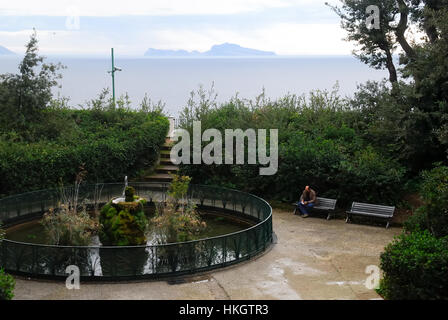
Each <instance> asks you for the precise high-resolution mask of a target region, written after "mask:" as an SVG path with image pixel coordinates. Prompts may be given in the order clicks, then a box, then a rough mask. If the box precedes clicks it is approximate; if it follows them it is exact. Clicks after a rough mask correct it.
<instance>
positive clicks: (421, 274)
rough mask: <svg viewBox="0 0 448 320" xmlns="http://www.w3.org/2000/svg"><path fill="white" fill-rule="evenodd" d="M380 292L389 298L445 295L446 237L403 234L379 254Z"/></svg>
mask: <svg viewBox="0 0 448 320" xmlns="http://www.w3.org/2000/svg"><path fill="white" fill-rule="evenodd" d="M381 269H382V270H383V279H382V280H381V284H380V289H379V293H380V294H382V295H383V296H384V297H385V298H386V299H390V300H416V299H422V300H439V299H448V237H444V238H439V239H438V238H436V237H434V236H433V235H431V233H430V232H429V231H428V230H425V231H422V232H413V233H411V234H403V235H401V236H399V237H398V238H397V239H395V241H394V242H392V243H391V244H389V245H388V246H387V247H386V249H385V252H383V253H382V254H381Z"/></svg>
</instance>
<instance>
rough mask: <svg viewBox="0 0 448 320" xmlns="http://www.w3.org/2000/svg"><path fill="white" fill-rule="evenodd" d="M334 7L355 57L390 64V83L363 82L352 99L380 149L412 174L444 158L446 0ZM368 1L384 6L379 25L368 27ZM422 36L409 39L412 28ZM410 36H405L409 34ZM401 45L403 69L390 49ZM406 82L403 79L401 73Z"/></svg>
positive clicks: (382, 0)
mask: <svg viewBox="0 0 448 320" xmlns="http://www.w3.org/2000/svg"><path fill="white" fill-rule="evenodd" d="M341 3H342V5H341V6H334V7H332V8H333V10H334V11H335V12H336V13H337V14H338V15H339V17H340V18H341V24H342V26H343V28H344V29H346V30H347V32H348V38H347V40H349V41H352V42H354V43H355V44H356V45H357V47H358V49H359V50H358V51H357V52H355V55H356V56H357V57H359V58H360V59H361V60H362V61H363V62H365V63H366V64H368V65H370V66H372V67H374V68H387V69H388V70H389V74H390V78H389V80H390V82H391V83H392V87H387V86H385V84H384V83H382V84H378V83H369V84H367V85H365V86H361V88H360V90H359V92H358V94H357V95H356V96H355V98H354V99H353V100H352V105H353V106H354V107H355V108H358V107H359V108H361V112H362V113H363V114H364V117H363V118H361V119H362V121H361V122H362V123H363V125H364V128H365V129H366V130H365V132H363V133H362V134H365V135H366V138H367V137H369V138H370V139H371V141H372V142H373V143H374V144H375V146H376V147H377V148H380V149H382V150H387V151H388V152H389V153H390V154H391V155H394V156H397V157H398V159H399V160H400V162H401V163H402V165H405V166H407V167H408V168H409V169H410V170H409V171H410V173H411V175H417V174H418V173H419V172H420V171H421V170H425V169H428V168H430V167H431V165H432V163H434V162H438V161H443V160H445V159H446V155H447V151H448V149H447V146H448V144H447V141H448V140H447V137H448V134H447V132H448V130H447V128H448V116H447V114H448V100H447V98H448V62H447V59H446V52H447V50H448V37H447V36H446V35H447V32H448V22H447V21H448V19H447V18H448V1H447V0H440V1H429V0H374V1H371V0H362V1H353V0H341ZM370 5H376V6H378V8H379V9H380V21H379V22H380V29H369V28H367V25H366V22H367V18H368V16H370V15H371V13H370V12H368V11H366V9H367V7H368V6H370ZM410 30H415V31H416V32H415V33H414V34H417V33H419V34H422V35H424V36H423V37H421V39H420V41H410V38H409V35H410V33H409V34H408V32H409V31H410ZM405 35H406V36H405ZM399 49H402V53H401V54H400V60H399V63H400V66H402V67H401V69H398V70H397V67H396V66H395V64H396V61H394V59H392V56H391V53H393V52H394V51H395V50H397V51H398V50H399ZM400 75H401V77H402V78H403V80H406V82H404V81H401V79H400V78H399V76H400Z"/></svg>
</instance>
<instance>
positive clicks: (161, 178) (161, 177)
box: [144, 173, 173, 182]
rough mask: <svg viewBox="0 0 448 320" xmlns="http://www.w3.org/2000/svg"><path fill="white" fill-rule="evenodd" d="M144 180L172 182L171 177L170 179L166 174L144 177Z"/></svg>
mask: <svg viewBox="0 0 448 320" xmlns="http://www.w3.org/2000/svg"><path fill="white" fill-rule="evenodd" d="M144 180H145V181H146V182H171V181H173V177H171V176H170V175H169V174H167V173H156V174H153V175H151V176H148V177H145V178H144Z"/></svg>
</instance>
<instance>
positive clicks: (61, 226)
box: [41, 204, 98, 246]
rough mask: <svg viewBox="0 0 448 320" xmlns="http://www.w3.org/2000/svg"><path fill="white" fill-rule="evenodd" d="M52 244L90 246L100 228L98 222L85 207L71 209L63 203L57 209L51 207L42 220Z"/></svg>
mask: <svg viewBox="0 0 448 320" xmlns="http://www.w3.org/2000/svg"><path fill="white" fill-rule="evenodd" d="M41 224H42V225H43V226H44V229H45V233H46V234H47V237H48V240H49V242H50V244H54V245H64V246H88V245H90V244H91V242H92V236H93V235H94V234H95V233H96V232H97V230H98V224H97V222H96V221H95V220H94V219H92V218H91V217H90V216H89V214H88V213H87V211H86V210H85V208H83V209H82V210H79V211H78V210H73V209H69V208H68V207H67V206H66V205H64V204H62V205H60V206H59V208H57V209H50V211H49V212H47V213H46V214H45V215H44V216H43V218H42V221H41Z"/></svg>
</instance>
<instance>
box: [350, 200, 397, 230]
mask: <svg viewBox="0 0 448 320" xmlns="http://www.w3.org/2000/svg"><path fill="white" fill-rule="evenodd" d="M394 212H395V207H389V206H380V205H376V204H369V203H360V202H353V204H352V208H351V209H350V211H347V212H346V213H347V218H346V219H345V222H347V223H348V222H350V221H351V220H352V216H353V215H360V216H369V217H376V218H381V219H386V220H387V225H386V229H388V228H389V225H390V221H391V220H392V218H393V216H394Z"/></svg>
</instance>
